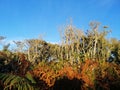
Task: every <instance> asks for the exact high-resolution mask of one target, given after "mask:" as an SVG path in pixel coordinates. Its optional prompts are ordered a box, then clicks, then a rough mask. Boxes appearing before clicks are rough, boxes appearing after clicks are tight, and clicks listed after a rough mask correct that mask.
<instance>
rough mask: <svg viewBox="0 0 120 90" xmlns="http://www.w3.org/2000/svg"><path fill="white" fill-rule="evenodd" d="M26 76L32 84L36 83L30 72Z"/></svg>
mask: <svg viewBox="0 0 120 90" xmlns="http://www.w3.org/2000/svg"><path fill="white" fill-rule="evenodd" d="M25 76H26V78H27V79H28V80H29V81H31V82H32V83H36V82H35V80H34V78H33V77H32V75H31V73H30V72H27V74H26V75H25Z"/></svg>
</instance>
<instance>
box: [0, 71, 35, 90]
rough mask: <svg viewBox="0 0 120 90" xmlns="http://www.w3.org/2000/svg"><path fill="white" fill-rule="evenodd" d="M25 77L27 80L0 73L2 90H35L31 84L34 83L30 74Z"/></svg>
mask: <svg viewBox="0 0 120 90" xmlns="http://www.w3.org/2000/svg"><path fill="white" fill-rule="evenodd" d="M26 76H27V77H29V78H27V77H20V76H17V75H13V74H9V73H7V74H5V73H0V81H1V83H3V85H4V87H3V88H4V90H16V89H17V90H35V89H34V87H33V86H32V85H31V84H32V83H36V82H35V81H34V79H33V78H32V76H31V75H30V73H28V74H27V75H26Z"/></svg>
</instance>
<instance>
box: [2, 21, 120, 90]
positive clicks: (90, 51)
mask: <svg viewBox="0 0 120 90" xmlns="http://www.w3.org/2000/svg"><path fill="white" fill-rule="evenodd" d="M109 33H111V31H109V28H108V27H107V26H103V27H102V26H101V25H100V23H98V22H91V23H90V29H88V30H87V31H85V32H84V31H82V30H80V29H78V28H76V27H75V26H73V25H72V24H69V25H66V26H65V27H64V28H63V29H62V31H61V32H60V36H61V43H60V44H52V43H48V42H46V41H44V40H42V39H29V40H23V41H14V43H15V44H16V47H15V48H14V50H10V49H9V46H10V44H7V45H4V46H3V49H2V50H1V51H0V90H119V88H120V41H119V40H117V39H115V38H108V37H107V35H108V34H109ZM4 39H5V37H3V36H1V37H0V42H2V40H4Z"/></svg>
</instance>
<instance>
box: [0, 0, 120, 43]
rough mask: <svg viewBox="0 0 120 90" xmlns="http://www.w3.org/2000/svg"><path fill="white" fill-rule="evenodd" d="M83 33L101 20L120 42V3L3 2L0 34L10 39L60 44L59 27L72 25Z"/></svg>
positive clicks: (101, 0) (102, 0)
mask: <svg viewBox="0 0 120 90" xmlns="http://www.w3.org/2000/svg"><path fill="white" fill-rule="evenodd" d="M70 18H72V20H73V24H74V25H75V26H76V27H78V28H80V29H83V30H86V29H88V28H89V23H90V22H91V21H99V22H101V24H102V25H108V26H109V29H110V30H112V34H110V36H111V37H115V38H118V39H120V37H119V36H120V1H119V0H0V35H2V36H6V37H7V40H22V39H29V38H37V37H38V36H39V35H40V34H42V35H43V39H45V40H46V41H49V42H58V41H59V40H60V38H59V31H58V29H59V27H61V26H62V25H64V24H66V23H68V22H69V19H70Z"/></svg>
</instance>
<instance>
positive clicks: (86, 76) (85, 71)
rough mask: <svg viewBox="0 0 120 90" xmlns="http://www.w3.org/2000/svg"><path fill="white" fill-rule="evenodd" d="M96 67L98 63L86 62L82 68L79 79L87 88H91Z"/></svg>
mask: <svg viewBox="0 0 120 90" xmlns="http://www.w3.org/2000/svg"><path fill="white" fill-rule="evenodd" d="M97 67H98V63H97V62H95V61H93V60H86V61H85V64H84V65H83V66H82V71H81V78H82V80H83V81H84V82H85V83H86V84H87V86H90V87H93V86H94V83H93V80H94V79H95V76H94V73H95V72H94V70H95V69H96V68H97Z"/></svg>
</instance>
